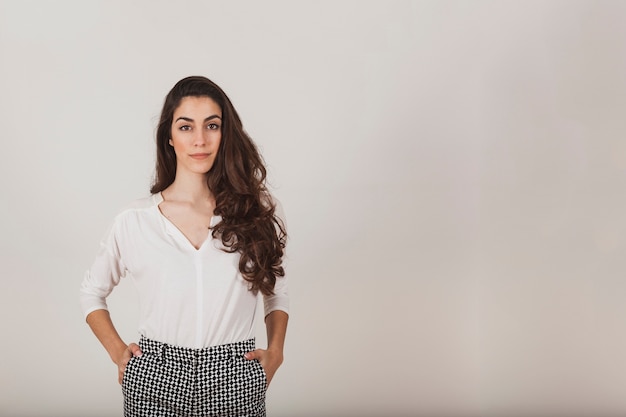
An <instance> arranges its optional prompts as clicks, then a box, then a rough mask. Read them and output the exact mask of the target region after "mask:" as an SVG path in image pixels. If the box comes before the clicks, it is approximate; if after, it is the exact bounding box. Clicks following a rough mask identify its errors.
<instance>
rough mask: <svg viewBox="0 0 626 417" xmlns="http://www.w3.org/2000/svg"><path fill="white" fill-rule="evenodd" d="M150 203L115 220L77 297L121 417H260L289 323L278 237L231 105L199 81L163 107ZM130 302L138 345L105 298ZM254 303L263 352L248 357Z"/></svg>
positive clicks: (251, 150) (254, 157)
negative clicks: (103, 357)
mask: <svg viewBox="0 0 626 417" xmlns="http://www.w3.org/2000/svg"><path fill="white" fill-rule="evenodd" d="M156 141H157V161H156V176H155V181H154V184H153V186H152V188H151V190H150V191H151V193H152V195H151V196H150V197H148V198H145V199H141V200H138V201H136V202H134V203H133V204H132V205H131V206H129V207H128V208H127V209H125V210H123V211H122V212H121V213H119V214H118V215H117V216H116V218H115V220H114V222H113V224H112V226H111V228H110V230H109V231H108V233H107V234H106V235H105V238H104V239H103V241H102V243H101V248H100V251H99V253H98V255H97V257H96V260H95V262H94V263H93V265H92V267H91V268H90V269H89V270H88V271H87V273H86V274H85V277H84V279H83V283H82V286H81V305H82V308H83V312H84V314H85V317H86V320H87V323H88V324H89V326H90V327H91V329H92V330H93V332H94V334H95V335H96V337H97V338H98V339H99V340H100V342H101V343H102V345H103V346H104V348H105V349H106V351H107V352H108V353H109V356H110V357H111V359H112V360H113V362H114V363H115V364H117V367H118V374H119V382H120V383H121V384H122V392H123V395H124V415H125V416H209V415H210V416H264V415H265V391H266V388H267V386H268V385H269V383H270V381H271V380H272V378H273V376H274V373H275V372H276V370H277V369H278V367H279V366H280V365H281V363H282V361H283V345H284V340H285V333H286V329H287V320H288V301H289V300H288V297H287V286H286V278H285V277H284V270H283V266H282V259H283V250H284V247H285V240H286V233H285V227H284V224H283V222H282V220H281V217H280V213H277V211H279V209H278V208H277V207H276V203H275V202H274V200H273V199H272V198H271V196H270V195H269V193H268V191H267V189H266V187H265V175H266V171H265V167H264V165H263V161H262V159H261V157H260V155H259V153H258V151H257V149H256V147H255V145H254V143H253V142H252V140H251V139H250V138H249V137H248V135H247V134H246V133H245V132H244V130H243V127H242V123H241V120H240V119H239V116H238V114H237V112H236V111H235V109H234V107H233V105H232V103H231V102H230V100H229V99H228V97H227V96H226V94H225V93H224V92H223V91H222V89H221V88H220V87H218V86H217V85H216V84H214V83H213V82H212V81H210V80H209V79H207V78H204V77H197V76H195V77H187V78H184V79H182V80H180V81H179V82H178V83H177V84H176V85H175V86H174V87H173V88H172V90H171V91H170V92H169V94H168V95H167V97H166V99H165V103H164V105H163V110H162V113H161V118H160V121H159V126H158V129H157V135H156ZM125 276H128V277H130V278H131V279H132V280H133V281H134V283H135V285H136V287H137V289H138V292H139V298H140V321H139V333H140V340H139V344H135V343H130V344H126V343H125V342H124V341H123V340H122V339H121V338H120V336H119V335H118V333H117V331H116V329H115V327H114V325H113V323H112V321H111V318H110V316H109V313H108V310H107V305H106V301H105V299H106V297H107V296H108V295H109V294H110V293H111V291H112V289H113V288H114V287H115V285H117V284H118V283H119V281H120V279H121V278H122V277H125ZM259 295H262V296H263V301H264V303H263V305H264V311H265V325H266V328H267V339H268V347H267V349H255V346H254V339H253V336H254V327H255V326H254V324H255V319H256V317H255V313H256V305H257V298H258V296H259Z"/></svg>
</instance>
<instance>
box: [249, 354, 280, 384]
mask: <svg viewBox="0 0 626 417" xmlns="http://www.w3.org/2000/svg"><path fill="white" fill-rule="evenodd" d="M243 356H244V358H246V359H248V360H253V359H257V360H258V361H259V362H260V363H261V366H262V367H263V370H265V375H266V376H267V386H268V387H269V385H270V382H271V381H272V378H274V374H275V373H276V371H277V370H278V367H279V366H280V365H281V364H282V363H283V352H279V351H274V350H271V349H267V350H266V349H256V350H253V351H252V352H248V353H246V354H245V355H243Z"/></svg>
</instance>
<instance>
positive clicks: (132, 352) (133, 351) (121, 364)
mask: <svg viewBox="0 0 626 417" xmlns="http://www.w3.org/2000/svg"><path fill="white" fill-rule="evenodd" d="M142 354H143V352H141V348H140V347H139V345H138V344H136V343H131V344H129V345H128V346H126V349H124V350H123V351H121V352H120V354H119V355H118V356H117V360H116V361H115V363H116V364H117V380H118V382H119V383H120V385H121V384H122V378H123V377H124V371H125V370H126V365H128V362H129V361H130V358H131V357H133V356H135V357H139V356H141V355H142Z"/></svg>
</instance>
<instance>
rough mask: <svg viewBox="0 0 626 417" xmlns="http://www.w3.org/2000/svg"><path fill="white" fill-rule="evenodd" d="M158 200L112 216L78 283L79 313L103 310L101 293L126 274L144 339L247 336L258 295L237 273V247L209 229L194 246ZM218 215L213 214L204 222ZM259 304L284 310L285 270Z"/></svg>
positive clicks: (218, 340) (189, 342)
mask: <svg viewBox="0 0 626 417" xmlns="http://www.w3.org/2000/svg"><path fill="white" fill-rule="evenodd" d="M162 201H163V197H162V196H161V193H157V194H154V195H152V196H150V197H147V198H144V199H141V200H137V201H135V202H134V203H133V204H132V205H131V206H130V207H128V208H126V209H125V210H123V211H122V212H121V213H119V214H118V215H117V216H116V217H115V219H114V221H113V224H112V225H111V227H110V228H109V230H108V232H107V233H106V235H105V237H104V238H103V240H102V241H101V244H100V250H99V251H98V254H97V256H96V259H95V261H94V263H93V265H92V266H91V268H90V269H89V270H88V271H87V272H86V273H85V277H84V279H83V282H82V285H81V289H80V301H81V307H82V310H83V313H84V315H85V317H87V315H88V314H89V313H91V312H92V311H94V310H98V309H105V310H106V309H107V304H106V297H107V296H108V295H109V294H110V293H111V291H112V290H113V288H114V287H115V286H116V285H117V284H118V283H119V282H120V279H121V278H123V277H127V276H128V277H130V279H132V281H133V282H134V284H135V286H136V287H137V289H138V293H139V303H140V318H139V333H140V334H142V335H143V336H145V337H147V338H149V339H153V340H157V341H160V342H165V343H169V344H172V345H177V346H184V347H190V348H202V347H208V346H215V345H221V344H226V343H233V342H239V341H242V340H246V339H250V338H252V337H254V334H255V320H256V319H257V317H256V306H257V298H258V296H261V294H260V293H258V294H255V293H254V292H252V291H250V290H249V283H248V282H247V281H245V280H244V279H243V277H242V276H241V273H240V272H239V258H240V255H239V253H227V252H224V251H223V250H221V248H223V247H224V246H223V245H222V242H221V240H220V239H214V238H213V237H212V236H211V233H209V237H208V238H207V240H206V241H205V242H204V243H203V244H202V246H200V248H199V249H196V248H195V247H194V246H193V245H192V244H191V242H189V240H188V239H187V238H186V237H185V235H184V234H183V233H182V232H181V231H180V230H179V229H178V228H177V227H176V226H174V224H173V223H171V222H170V221H169V220H168V219H167V218H166V217H165V216H164V215H163V214H162V213H161V211H160V210H159V207H158V205H159V204H160V203H161V202H162ZM277 212H278V213H277V214H278V215H280V212H279V207H277ZM220 220H221V218H220V216H213V218H212V219H211V226H214V225H216V224H217V223H218V222H219V221H220ZM264 310H265V315H267V314H269V313H270V312H272V311H274V310H282V311H285V312H287V313H288V312H289V298H288V295H287V279H286V277H282V278H281V277H277V278H276V285H275V287H274V295H272V296H265V297H264Z"/></svg>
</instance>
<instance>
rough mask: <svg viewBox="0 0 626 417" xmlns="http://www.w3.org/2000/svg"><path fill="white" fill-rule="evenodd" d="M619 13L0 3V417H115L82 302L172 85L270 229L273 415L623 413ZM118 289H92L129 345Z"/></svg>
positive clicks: (125, 308) (140, 189)
mask: <svg viewBox="0 0 626 417" xmlns="http://www.w3.org/2000/svg"><path fill="white" fill-rule="evenodd" d="M625 21H626V3H624V2H609V1H578V0H564V1H472V2H464V1H356V0H355V1H332V2H331V1H316V2H292V1H286V0H285V1H269V2H252V1H249V2H245V3H244V2H226V1H220V2H210V1H192V0H188V1H178V2H165V1H148V0H142V1H121V0H113V1H104V0H102V1H80V0H76V1H55V2H52V1H44V0H40V1H20V2H17V1H11V0H0V60H1V63H0V92H1V94H0V106H1V107H0V121H1V128H2V130H1V142H0V143H1V144H2V147H1V149H2V163H1V164H0V181H1V183H0V186H1V188H0V191H1V195H2V198H1V200H0V262H1V271H2V291H1V292H0V317H1V319H0V320H1V322H0V323H1V330H2V333H1V335H2V344H1V346H0V384H1V386H0V415H2V416H5V415H6V416H29V417H32V416H47V417H48V416H66V417H68V416H81V417H84V416H94V417H97V416H103V417H104V416H113V415H121V392H120V389H119V385H118V384H117V380H116V368H115V366H114V365H113V364H112V363H111V362H110V360H109V359H108V356H107V354H106V352H105V351H104V349H102V347H101V346H100V345H99V343H98V342H97V340H96V339H95V337H93V336H92V334H91V332H90V330H89V328H88V327H87V325H86V324H85V323H84V320H83V318H82V315H81V313H80V310H79V306H78V287H79V284H80V281H81V279H82V275H83V272H84V271H85V269H86V268H87V267H88V266H89V265H90V263H91V261H92V260H93V257H94V256H95V253H96V250H97V247H98V242H99V240H100V238H101V236H102V234H103V232H104V230H105V228H106V227H107V225H108V223H109V222H110V221H111V219H112V217H113V216H114V214H115V213H116V212H117V210H118V209H119V208H121V207H123V206H125V205H126V204H127V203H128V202H129V201H131V200H133V199H135V198H138V197H141V196H144V195H146V194H147V193H148V188H149V185H150V181H151V178H152V169H153V160H154V159H153V158H154V148H153V137H154V130H155V127H156V121H157V118H158V114H159V111H160V107H161V104H162V101H163V98H164V96H165V94H166V93H167V91H168V90H169V89H170V88H171V87H172V86H173V84H174V83H175V82H176V81H178V80H179V79H180V78H182V77H184V76H187V75H193V74H201V75H205V76H208V77H209V78H211V79H213V80H214V81H216V82H217V83H218V84H220V85H221V86H222V87H223V88H224V89H225V91H226V92H227V93H228V94H229V96H230V97H231V99H232V101H233V102H234V104H235V106H236V108H237V109H238V110H239V112H240V115H241V116H242V119H243V121H244V125H245V127H246V129H247V130H248V132H249V133H250V134H251V135H252V136H253V138H254V139H255V140H256V142H257V143H258V145H259V147H260V148H261V150H262V152H263V154H264V157H265V159H266V161H267V164H268V167H269V173H270V182H271V185H272V187H273V190H274V193H275V194H276V195H277V196H278V198H279V199H280V200H281V201H282V202H283V205H284V207H285V210H286V213H287V217H288V221H289V231H290V234H291V240H290V246H289V255H290V264H289V275H290V279H291V293H292V312H291V320H290V327H289V331H288V340H287V346H286V353H285V354H286V361H285V364H284V365H283V367H282V368H281V369H280V370H279V372H278V374H277V376H276V378H275V380H274V382H273V383H272V386H271V387H270V389H269V392H268V410H269V414H270V415H271V416H276V417H279V416H285V417H287V416H289V417H297V416H324V415H327V416H357V415H358V416H381V415H388V416H392V415H398V416H400V415H406V416H453V415H458V416H467V417H470V416H494V417H495V416H498V417H504V416H507V415H511V416H512V415H515V416H519V415H528V416H530V415H533V416H543V415H551V416H556V415H564V416H565V415H567V416H570V417H573V416H577V415H580V416H583V415H585V416H587V415H594V416H598V417H599V416H602V415H624V414H626V395H624V392H625V390H626V388H624V387H626V359H625V358H626V355H624V352H625V351H626V333H625V330H624V329H625V328H626V303H625V302H624V300H626V282H625V280H624V267H625V266H626V265H625V261H624V260H625V257H624V250H625V249H626V238H625V233H626V217H625V213H626V193H625V187H626V141H625V140H624V131H625V128H626V117H624V114H626V113H625V111H626V76H625V74H626V25H624V22H625ZM133 291H134V290H133V288H132V285H129V283H123V284H122V285H121V286H120V287H119V288H118V289H117V290H116V291H115V292H114V294H113V295H112V296H111V299H110V307H111V310H112V315H113V317H114V320H115V321H116V323H117V324H118V327H119V329H120V331H121V333H122V335H123V337H124V338H125V339H126V340H127V341H131V340H133V339H134V338H136V333H135V330H134V329H135V325H136V312H137V310H136V307H135V298H134V296H135V294H134V293H133ZM261 338H262V336H261ZM261 342H263V341H262V340H261Z"/></svg>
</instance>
